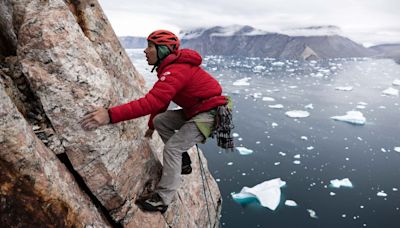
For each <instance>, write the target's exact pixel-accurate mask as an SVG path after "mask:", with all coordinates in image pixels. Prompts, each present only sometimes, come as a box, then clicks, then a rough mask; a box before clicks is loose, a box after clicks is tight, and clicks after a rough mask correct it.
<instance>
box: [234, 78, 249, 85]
mask: <svg viewBox="0 0 400 228" xmlns="http://www.w3.org/2000/svg"><path fill="white" fill-rule="evenodd" d="M249 80H250V78H249V77H246V78H242V79H239V80H236V81H235V82H233V85H234V86H248V85H250V83H249V82H248V81H249Z"/></svg>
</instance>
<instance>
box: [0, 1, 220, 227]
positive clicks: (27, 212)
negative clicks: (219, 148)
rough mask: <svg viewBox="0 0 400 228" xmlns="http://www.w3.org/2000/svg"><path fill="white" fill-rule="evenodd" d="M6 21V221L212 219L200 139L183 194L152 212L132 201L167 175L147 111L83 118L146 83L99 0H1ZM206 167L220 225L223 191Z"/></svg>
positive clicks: (1, 44) (194, 223) (1, 20)
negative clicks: (85, 122)
mask: <svg viewBox="0 0 400 228" xmlns="http://www.w3.org/2000/svg"><path fill="white" fill-rule="evenodd" d="M0 28H1V34H0V100H1V104H0V117H1V119H0V171H1V176H0V201H1V206H0V221H1V223H2V225H4V226H6V227H13V226H15V227H26V226H34V227H206V226H207V223H208V217H207V209H206V208H207V207H206V204H205V203H206V199H205V197H204V195H203V194H202V180H201V176H200V173H199V172H200V167H199V165H198V164H199V162H198V160H197V154H196V151H195V150H194V149H192V150H190V151H189V154H190V155H191V157H192V161H193V169H194V170H193V173H192V174H191V175H188V176H185V177H183V178H182V186H181V188H180V190H179V191H178V194H177V197H176V201H174V203H173V204H172V205H170V207H169V209H168V211H167V212H166V213H165V214H164V215H161V214H160V213H144V212H142V211H141V210H140V209H138V208H137V206H136V205H135V204H134V201H135V200H136V199H137V197H139V196H140V195H141V194H145V193H146V192H148V191H151V190H152V189H153V188H154V186H155V184H156V183H157V181H158V180H159V177H160V174H161V169H162V147H163V145H162V142H161V140H160V138H159V137H158V136H156V137H153V139H151V140H148V139H145V138H144V132H145V130H146V129H147V124H146V123H147V117H143V118H139V119H135V120H131V121H126V122H123V123H120V124H116V125H108V126H106V127H102V128H99V129H97V130H95V131H90V132H86V131H83V130H82V129H81V127H80V125H79V123H78V120H80V119H81V117H82V116H83V115H84V114H85V113H87V112H88V111H90V110H92V109H93V108H94V107H97V106H104V107H108V106H113V105H117V104H121V103H125V102H128V101H130V100H132V99H137V98H139V97H141V96H143V95H144V93H145V91H146V88H144V80H143V77H142V76H141V75H140V74H139V72H137V71H136V69H135V67H134V66H133V65H132V63H131V61H130V60H129V58H128V56H127V54H126V53H125V51H124V49H123V48H122V47H121V45H120V43H119V41H118V38H117V37H116V35H115V33H114V32H113V30H112V28H111V26H110V23H109V22H108V20H107V18H106V16H105V15H104V13H103V11H102V9H101V6H100V5H99V3H98V2H97V1H96V0H80V1H76V0H3V1H1V2H0ZM201 156H203V155H202V154H201ZM203 161H205V159H204V157H203ZM205 166H206V164H205ZM205 168H206V177H207V178H208V182H209V183H210V188H211V196H212V198H213V199H214V201H217V202H215V203H216V204H217V205H216V207H212V206H211V205H209V206H211V207H210V208H211V222H212V223H213V225H215V226H218V217H219V213H220V209H221V196H220V192H219V189H218V186H217V184H216V182H215V180H214V179H213V177H212V176H211V174H210V173H209V172H208V169H207V167H205ZM211 196H210V195H207V200H208V202H211ZM32 218H34V219H32Z"/></svg>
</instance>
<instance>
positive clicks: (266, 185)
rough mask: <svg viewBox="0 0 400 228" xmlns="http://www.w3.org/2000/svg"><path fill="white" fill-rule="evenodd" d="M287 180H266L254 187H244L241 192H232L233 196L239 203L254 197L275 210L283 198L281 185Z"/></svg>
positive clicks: (264, 205)
mask: <svg viewBox="0 0 400 228" xmlns="http://www.w3.org/2000/svg"><path fill="white" fill-rule="evenodd" d="M285 184H286V182H285V181H282V180H281V178H275V179H272V180H268V181H264V182H262V183H260V184H258V185H256V186H254V187H252V188H249V187H246V186H245V187H243V188H242V190H241V191H240V192H239V193H231V195H232V198H233V199H234V200H235V201H236V202H238V203H246V202H249V201H250V200H252V199H254V198H255V199H257V200H258V202H260V204H261V206H263V207H267V208H269V209H271V210H275V209H276V208H277V207H278V205H279V202H280V200H281V187H283V186H285Z"/></svg>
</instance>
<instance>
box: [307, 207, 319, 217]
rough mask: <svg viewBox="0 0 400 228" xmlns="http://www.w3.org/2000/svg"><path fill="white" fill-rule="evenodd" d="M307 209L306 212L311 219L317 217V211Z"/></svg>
mask: <svg viewBox="0 0 400 228" xmlns="http://www.w3.org/2000/svg"><path fill="white" fill-rule="evenodd" d="M307 211H308V213H309V214H310V217H311V218H313V219H317V218H318V216H317V213H315V211H314V210H311V209H307Z"/></svg>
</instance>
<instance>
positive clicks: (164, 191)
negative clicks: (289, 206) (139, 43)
mask: <svg viewBox="0 0 400 228" xmlns="http://www.w3.org/2000/svg"><path fill="white" fill-rule="evenodd" d="M147 41H148V46H147V48H146V49H145V50H144V53H145V54H146V59H147V62H148V64H149V65H152V66H153V69H152V72H153V71H154V69H156V71H157V77H158V81H157V82H156V83H155V84H154V86H153V88H152V89H151V90H150V91H149V92H148V93H147V94H146V95H145V96H144V97H142V98H140V99H138V100H133V101H131V102H129V103H126V104H122V105H119V106H115V107H111V108H108V109H106V108H102V107H100V108H97V109H96V110H95V111H93V112H91V113H89V114H87V115H85V116H84V117H83V119H82V120H81V121H80V122H81V126H82V128H83V129H85V130H94V129H96V128H98V127H100V126H102V125H106V124H109V123H113V124H115V123H118V122H120V121H124V120H130V119H134V118H138V117H141V116H145V115H148V114H150V119H149V122H148V129H147V131H146V132H145V137H152V134H153V131H154V129H155V130H157V132H158V134H159V135H160V136H161V139H162V140H163V142H164V144H165V145H164V150H163V169H162V176H161V180H160V182H159V183H158V185H157V186H156V189H155V190H154V192H153V193H152V194H150V196H149V197H147V198H146V199H141V200H138V201H137V204H138V205H139V207H141V208H142V209H143V210H146V211H160V212H161V213H164V212H165V211H166V210H167V208H168V205H169V204H170V203H171V201H172V200H173V198H174V195H175V193H176V190H177V189H178V187H179V185H180V182H181V177H180V175H181V174H189V173H191V171H192V170H191V166H190V164H191V161H190V156H189V155H188V153H187V150H188V149H190V148H191V147H193V146H194V145H195V144H197V143H200V142H204V141H205V140H206V139H207V138H208V137H209V136H210V134H211V133H212V130H213V129H214V128H215V126H214V123H215V121H214V120H215V117H216V116H217V115H218V111H217V109H218V110H220V109H221V110H225V111H226V110H227V109H223V107H226V105H227V103H228V98H227V97H225V96H222V95H221V93H222V88H221V86H220V84H219V83H218V81H217V80H215V79H214V78H213V77H212V76H211V75H210V74H208V73H207V72H206V71H204V70H203V69H202V68H201V67H200V64H201V61H202V58H201V56H200V55H199V54H198V53H197V52H196V51H194V50H190V49H179V46H180V41H179V39H178V37H177V36H176V35H175V34H173V33H172V32H170V31H167V30H157V31H154V32H152V33H151V34H150V35H149V36H148V38H147ZM171 101H173V102H174V103H176V104H177V105H179V106H180V107H181V109H178V110H167V108H168V106H169V104H170V102H171ZM228 111H229V110H228ZM221 135H225V139H224V140H222V142H223V144H224V145H223V146H225V148H232V147H233V141H232V139H231V137H229V135H228V136H226V134H221Z"/></svg>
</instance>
